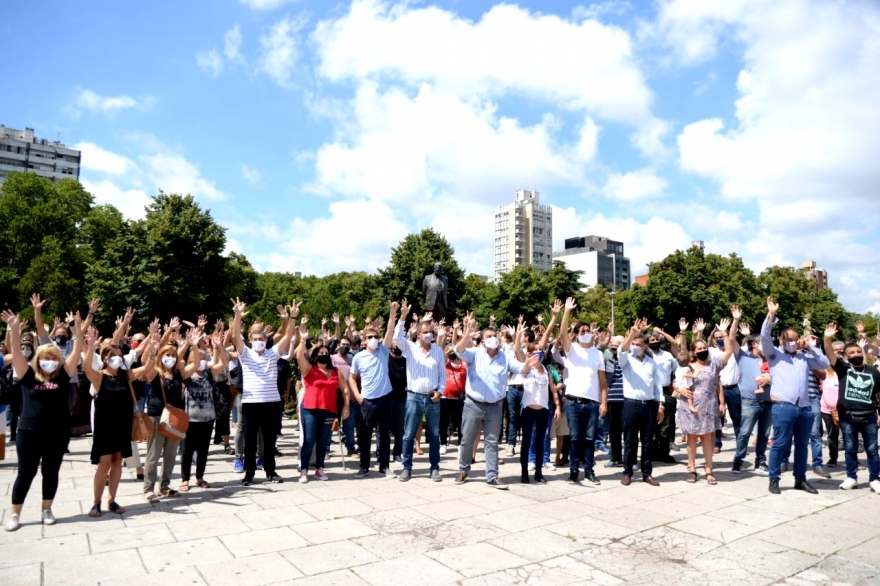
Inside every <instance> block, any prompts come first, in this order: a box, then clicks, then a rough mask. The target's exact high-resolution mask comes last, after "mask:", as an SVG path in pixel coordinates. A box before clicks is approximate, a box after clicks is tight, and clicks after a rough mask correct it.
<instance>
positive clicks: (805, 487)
mask: <svg viewBox="0 0 880 586" xmlns="http://www.w3.org/2000/svg"><path fill="white" fill-rule="evenodd" d="M794 489H795V490H802V491H804V492H808V493H810V494H819V491H818V490H816V489H815V488H813V487H812V486H811V485H810V483H809V482H807V481H806V480H798V481H797V482H795V483H794Z"/></svg>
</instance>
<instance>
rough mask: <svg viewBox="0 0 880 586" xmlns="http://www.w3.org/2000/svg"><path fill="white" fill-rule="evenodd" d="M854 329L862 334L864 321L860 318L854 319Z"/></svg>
mask: <svg viewBox="0 0 880 586" xmlns="http://www.w3.org/2000/svg"><path fill="white" fill-rule="evenodd" d="M856 331H857V332H858V333H860V334H863V333H864V332H865V322H863V321H862V320H860V319H859V320H856Z"/></svg>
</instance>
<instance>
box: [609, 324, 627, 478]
mask: <svg viewBox="0 0 880 586" xmlns="http://www.w3.org/2000/svg"><path fill="white" fill-rule="evenodd" d="M622 343H623V336H614V337H612V338H611V342H610V343H609V344H608V350H607V351H606V352H605V378H606V379H607V380H608V414H607V415H606V417H607V418H608V443H609V444H611V458H609V460H608V461H607V462H606V463H605V467H606V468H622V467H623V451H622V449H621V444H622V439H623V373H622V372H621V370H620V363H619V362H618V361H617V349H618V348H619V347H620V345H621V344H622Z"/></svg>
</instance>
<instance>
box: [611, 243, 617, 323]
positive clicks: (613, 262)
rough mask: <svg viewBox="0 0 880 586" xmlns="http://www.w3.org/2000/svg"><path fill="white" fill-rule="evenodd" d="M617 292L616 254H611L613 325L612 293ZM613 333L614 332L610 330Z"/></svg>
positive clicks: (612, 295)
mask: <svg viewBox="0 0 880 586" xmlns="http://www.w3.org/2000/svg"><path fill="white" fill-rule="evenodd" d="M616 293H617V255H616V254H612V255H611V324H612V327H614V324H615V322H614V295H615V294H616ZM611 335H612V336H613V335H614V332H611Z"/></svg>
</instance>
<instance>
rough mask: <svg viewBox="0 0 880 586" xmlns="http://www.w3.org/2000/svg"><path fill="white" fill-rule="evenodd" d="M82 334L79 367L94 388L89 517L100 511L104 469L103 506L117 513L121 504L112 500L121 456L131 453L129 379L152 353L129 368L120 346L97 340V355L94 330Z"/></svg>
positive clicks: (131, 394)
mask: <svg viewBox="0 0 880 586" xmlns="http://www.w3.org/2000/svg"><path fill="white" fill-rule="evenodd" d="M85 338H86V355H85V360H83V367H84V368H83V369H84V370H85V373H86V377H87V378H88V379H89V382H90V383H91V384H92V386H93V387H94V388H95V391H96V392H95V428H94V430H92V464H95V465H97V466H98V468H97V470H96V471H95V481H94V488H95V501H94V503H95V504H94V506H93V507H92V509H91V510H90V511H89V517H100V516H101V515H102V513H101V497H103V495H104V486H105V485H107V484H108V482H107V474H108V472H109V474H110V478H109V488H108V491H107V492H108V498H107V508H108V509H110V510H111V511H113V512H114V513H118V514H120V515H121V514H122V513H124V512H125V508H124V507H121V506H119V504H118V503H117V502H116V489H117V488H118V487H119V479H120V477H121V476H122V460H123V459H124V458H128V457H130V456H131V422H132V414H133V413H134V408H135V404H136V403H135V400H134V391H133V390H132V388H131V381H132V380H135V379H140V378H142V377H143V375H144V373H146V372H148V371H149V370H152V368H153V364H152V360H151V357H152V355H153V353H152V352H149V353H147V361H148V362H147V363H146V364H144V366H142V367H141V368H137V369H135V370H129V369H127V368H126V367H125V359H124V358H123V356H122V349H121V348H120V347H119V345H118V344H116V343H115V342H110V341H108V342H107V343H105V344H101V345H100V356H99V357H98V356H96V352H97V350H98V348H99V344H100V342H101V338H99V337H98V332H97V331H96V330H95V329H90V330H89V332H88V333H87V334H86V336H85ZM98 358H99V360H98ZM95 362H99V363H100V364H95ZM99 368H100V370H99Z"/></svg>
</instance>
